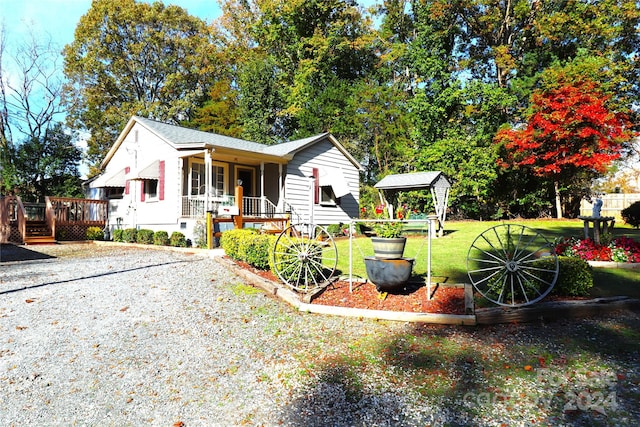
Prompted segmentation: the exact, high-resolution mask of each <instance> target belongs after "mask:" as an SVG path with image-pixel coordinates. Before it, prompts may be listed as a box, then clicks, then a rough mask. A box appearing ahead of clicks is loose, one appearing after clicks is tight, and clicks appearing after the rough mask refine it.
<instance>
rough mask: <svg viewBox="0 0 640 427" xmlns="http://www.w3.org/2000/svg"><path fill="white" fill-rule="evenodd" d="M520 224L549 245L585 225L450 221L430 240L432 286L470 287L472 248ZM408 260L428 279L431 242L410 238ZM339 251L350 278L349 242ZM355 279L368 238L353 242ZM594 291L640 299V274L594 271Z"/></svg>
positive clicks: (628, 232) (618, 231) (629, 231)
mask: <svg viewBox="0 0 640 427" xmlns="http://www.w3.org/2000/svg"><path fill="white" fill-rule="evenodd" d="M507 223H509V224H519V225H524V226H526V227H529V228H532V229H534V230H536V231H538V232H539V233H541V234H542V235H544V236H545V237H546V238H547V239H548V240H549V241H550V242H553V241H555V240H556V239H559V238H562V237H577V238H582V237H584V228H583V222H582V221H581V220H577V219H571V220H569V219H563V220H557V219H536V220H514V221H486V222H482V221H449V222H447V223H446V224H445V234H444V236H442V237H438V238H433V239H431V273H432V283H438V282H440V283H465V282H466V283H468V282H469V278H468V276H467V253H468V251H469V247H470V246H471V244H472V243H473V241H474V240H475V238H476V237H477V236H478V235H480V234H481V233H482V232H484V231H485V230H487V229H489V228H491V227H495V226H498V225H501V224H507ZM612 235H613V237H618V236H627V237H631V238H633V239H635V240H640V230H636V229H633V228H631V227H629V226H626V225H618V226H616V228H614V230H613V233H612ZM407 237H408V239H407V246H406V248H405V252H404V255H405V257H410V258H416V263H415V266H414V269H413V272H414V275H415V276H422V277H426V275H427V265H428V261H427V255H428V239H427V237H426V235H425V234H412V235H409V236H407ZM336 246H337V248H338V267H337V268H338V271H339V272H340V274H343V275H348V274H349V271H350V269H349V239H348V238H341V239H337V240H336ZM351 253H352V257H353V266H352V271H353V275H354V276H356V277H362V278H364V277H366V271H365V266H364V260H363V258H364V257H365V256H372V255H373V247H372V245H371V240H370V239H369V238H367V237H358V238H355V239H353V245H352V251H351ZM593 273H594V287H593V288H592V290H591V293H590V296H592V297H594V298H595V297H607V296H617V295H626V296H630V297H640V273H639V272H638V270H623V269H616V268H594V269H593Z"/></svg>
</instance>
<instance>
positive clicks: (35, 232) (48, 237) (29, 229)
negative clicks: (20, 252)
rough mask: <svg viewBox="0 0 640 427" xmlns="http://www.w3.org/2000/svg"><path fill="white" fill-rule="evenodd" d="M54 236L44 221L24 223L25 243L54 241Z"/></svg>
mask: <svg viewBox="0 0 640 427" xmlns="http://www.w3.org/2000/svg"><path fill="white" fill-rule="evenodd" d="M55 242H56V239H55V236H53V235H52V233H51V230H50V229H49V227H47V223H46V222H45V221H27V223H26V224H25V237H24V243H25V244H26V245H34V244H38V243H55Z"/></svg>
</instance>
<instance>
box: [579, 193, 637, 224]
mask: <svg viewBox="0 0 640 427" xmlns="http://www.w3.org/2000/svg"><path fill="white" fill-rule="evenodd" d="M600 199H602V209H600V216H612V217H614V218H616V220H621V219H622V217H621V216H620V212H621V211H622V210H623V209H624V208H626V207H629V206H630V205H631V204H633V203H634V202H637V201H640V193H613V194H605V195H603V196H601V197H600ZM594 201H595V200H594ZM592 212H593V203H591V202H589V201H587V200H583V201H582V203H580V215H581V216H591V214H592Z"/></svg>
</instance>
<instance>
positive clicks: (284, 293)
mask: <svg viewBox="0 0 640 427" xmlns="http://www.w3.org/2000/svg"><path fill="white" fill-rule="evenodd" d="M215 259H216V260H217V261H218V262H221V263H223V264H224V265H225V266H227V267H229V268H232V269H234V272H235V273H236V274H237V275H238V276H240V277H241V278H243V279H244V280H246V281H247V282H248V283H250V284H252V285H254V286H257V287H259V288H262V289H263V290H265V291H266V292H267V293H269V294H271V295H274V296H276V297H278V298H280V299H282V300H283V301H285V302H287V303H289V304H290V305H292V306H293V307H295V308H296V309H297V310H299V311H301V312H305V313H315V314H328V315H334V316H349V317H357V318H366V319H379V320H393V321H398V322H422V323H434V324H442V325H475V324H476V317H475V316H474V315H471V314H464V315H460V314H436V313H412V312H405V311H388V310H370V309H364V308H347V307H336V306H331V305H321V304H310V303H306V302H302V301H300V297H299V296H298V294H297V293H295V292H293V291H291V290H289V289H287V288H284V287H280V286H278V285H279V284H276V283H273V282H272V281H270V280H266V279H263V278H262V277H260V276H258V275H256V274H253V273H252V272H250V271H247V270H245V269H242V268H239V267H238V266H237V265H236V264H235V263H233V262H232V261H230V260H228V259H226V258H224V257H216V258H215Z"/></svg>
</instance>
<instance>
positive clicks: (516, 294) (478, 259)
mask: <svg viewBox="0 0 640 427" xmlns="http://www.w3.org/2000/svg"><path fill="white" fill-rule="evenodd" d="M558 271H559V266H558V257H557V255H556V254H555V253H554V251H553V246H552V245H551V243H549V241H548V240H547V239H546V238H545V237H544V236H543V235H542V234H540V233H538V232H537V231H536V230H533V229H531V228H528V227H525V226H522V225H514V224H503V225H498V226H495V227H492V228H489V229H488V230H486V231H484V232H483V233H482V234H480V235H479V236H478V237H476V239H475V240H474V241H473V244H472V245H471V247H470V248H469V253H468V255H467V273H468V275H469V279H470V280H471V283H472V284H473V287H474V288H475V289H476V291H478V292H479V293H480V294H481V295H482V296H484V297H485V298H487V299H488V300H489V301H492V302H494V303H496V304H499V305H503V306H510V307H518V306H524V305H529V304H533V303H536V302H538V301H540V300H541V299H543V298H544V297H545V296H547V295H548V294H549V292H551V290H552V289H553V286H554V284H555V283H556V280H557V278H558Z"/></svg>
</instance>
